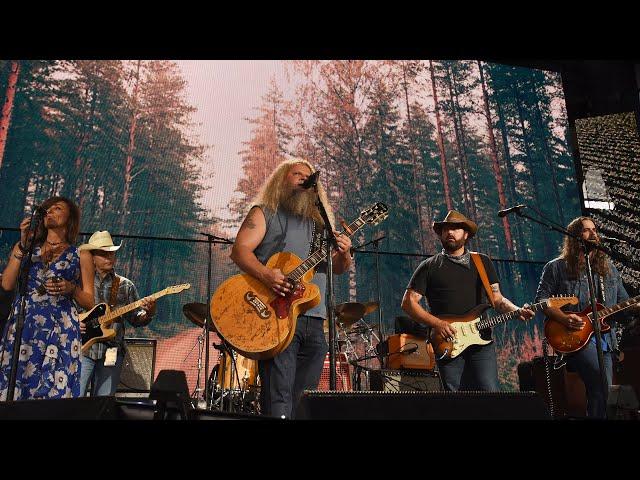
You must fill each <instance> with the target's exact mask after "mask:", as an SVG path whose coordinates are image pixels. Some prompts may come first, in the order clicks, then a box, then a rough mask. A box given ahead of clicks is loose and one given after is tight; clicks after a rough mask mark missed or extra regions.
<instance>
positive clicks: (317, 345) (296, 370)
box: [258, 315, 329, 418]
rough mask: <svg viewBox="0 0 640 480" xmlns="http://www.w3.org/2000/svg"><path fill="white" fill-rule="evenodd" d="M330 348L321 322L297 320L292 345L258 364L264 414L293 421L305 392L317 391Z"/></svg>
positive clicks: (303, 317) (301, 318) (309, 318)
mask: <svg viewBox="0 0 640 480" xmlns="http://www.w3.org/2000/svg"><path fill="white" fill-rule="evenodd" d="M328 349H329V346H328V345H327V341H326V340H325V338H324V332H323V330H322V319H321V318H318V317H307V316H306V315H302V316H300V317H298V322H297V324H296V331H295V334H294V336H293V340H291V343H290V344H289V346H288V347H287V348H285V349H284V350H283V351H282V352H281V353H280V354H278V355H276V356H275V357H274V358H271V359H269V360H261V361H259V362H258V372H259V373H260V410H261V413H262V414H263V415H268V416H272V417H278V418H282V417H284V418H293V417H294V414H295V408H296V406H297V403H298V401H299V400H300V397H301V396H302V392H303V391H304V390H313V389H316V388H318V382H319V381H320V375H321V374H322V367H323V365H324V358H325V355H326V354H327V351H328Z"/></svg>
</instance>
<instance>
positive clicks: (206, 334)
mask: <svg viewBox="0 0 640 480" xmlns="http://www.w3.org/2000/svg"><path fill="white" fill-rule="evenodd" d="M200 235H204V236H205V237H207V243H208V244H209V262H208V268H207V305H209V302H210V301H211V264H212V250H211V248H212V245H213V244H214V243H222V244H227V245H232V244H233V242H232V241H231V240H227V239H226V238H222V237H217V236H216V235H211V234H210V233H204V232H200ZM209 322H212V323H213V321H212V320H211V308H207V315H206V317H205V319H204V341H205V355H204V379H205V380H204V381H205V388H204V401H205V405H209V400H210V398H209V397H210V396H211V391H210V389H209V388H207V382H208V381H209ZM199 381H200V377H199V376H198V382H199Z"/></svg>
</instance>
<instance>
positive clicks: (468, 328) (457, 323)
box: [431, 296, 578, 360]
mask: <svg viewBox="0 0 640 480" xmlns="http://www.w3.org/2000/svg"><path fill="white" fill-rule="evenodd" d="M569 303H570V304H572V305H576V304H577V303H578V298H577V297H563V296H560V297H551V298H548V299H546V300H543V301H542V302H538V303H534V304H533V305H530V306H529V308H530V309H531V310H533V311H534V312H536V311H538V310H541V309H542V308H543V307H558V308H560V307H562V306H564V305H567V304H569ZM490 307H491V305H489V304H486V303H485V304H482V305H478V306H477V307H475V308H472V309H471V310H469V311H468V312H467V313H465V314H464V315H438V318H440V319H441V320H445V321H446V322H448V323H449V324H450V325H451V326H452V327H453V328H455V330H456V334H455V336H454V338H453V340H451V341H449V340H446V339H445V338H444V337H443V336H442V335H440V334H438V333H436V331H435V330H432V333H431V343H432V344H433V350H434V352H435V353H436V357H437V358H438V359H439V360H442V359H445V358H446V359H449V358H455V357H457V356H458V355H460V354H461V353H462V352H464V351H465V349H466V348H467V347H470V346H471V345H486V344H488V343H491V342H492V340H485V339H483V338H482V337H480V330H484V329H485V328H489V327H495V326H496V325H498V324H500V323H504V322H506V321H508V320H511V319H513V318H516V317H517V316H518V315H520V310H514V311H513V312H509V313H503V314H501V315H497V316H495V317H483V313H484V311H485V310H487V309H488V308H490Z"/></svg>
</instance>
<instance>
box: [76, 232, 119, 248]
mask: <svg viewBox="0 0 640 480" xmlns="http://www.w3.org/2000/svg"><path fill="white" fill-rule="evenodd" d="M121 246H122V244H120V245H118V246H116V245H114V244H113V240H112V239H111V235H110V234H109V232H107V231H106V230H103V231H97V232H96V233H94V234H93V235H91V238H89V242H88V243H85V244H83V245H80V246H79V247H78V250H103V251H105V252H115V251H116V250H118V249H119V248H120V247H121Z"/></svg>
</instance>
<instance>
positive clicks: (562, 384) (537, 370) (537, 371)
mask: <svg viewBox="0 0 640 480" xmlns="http://www.w3.org/2000/svg"><path fill="white" fill-rule="evenodd" d="M555 361H556V357H554V356H550V357H549V376H550V381H551V399H550V398H549V389H548V387H547V376H546V372H545V367H544V357H535V358H534V359H533V360H532V361H531V362H524V363H521V364H520V365H518V379H519V382H520V391H523V392H524V391H535V392H537V393H539V394H540V396H541V398H543V399H544V401H545V403H546V404H547V406H548V407H549V408H550V407H551V401H553V415H554V417H555V418H564V417H586V416H587V395H586V390H585V387H584V383H583V382H582V379H581V378H580V376H579V375H578V374H577V373H575V372H571V371H569V370H567V367H566V365H564V366H562V367H561V368H554V367H553V365H554V363H555Z"/></svg>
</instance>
